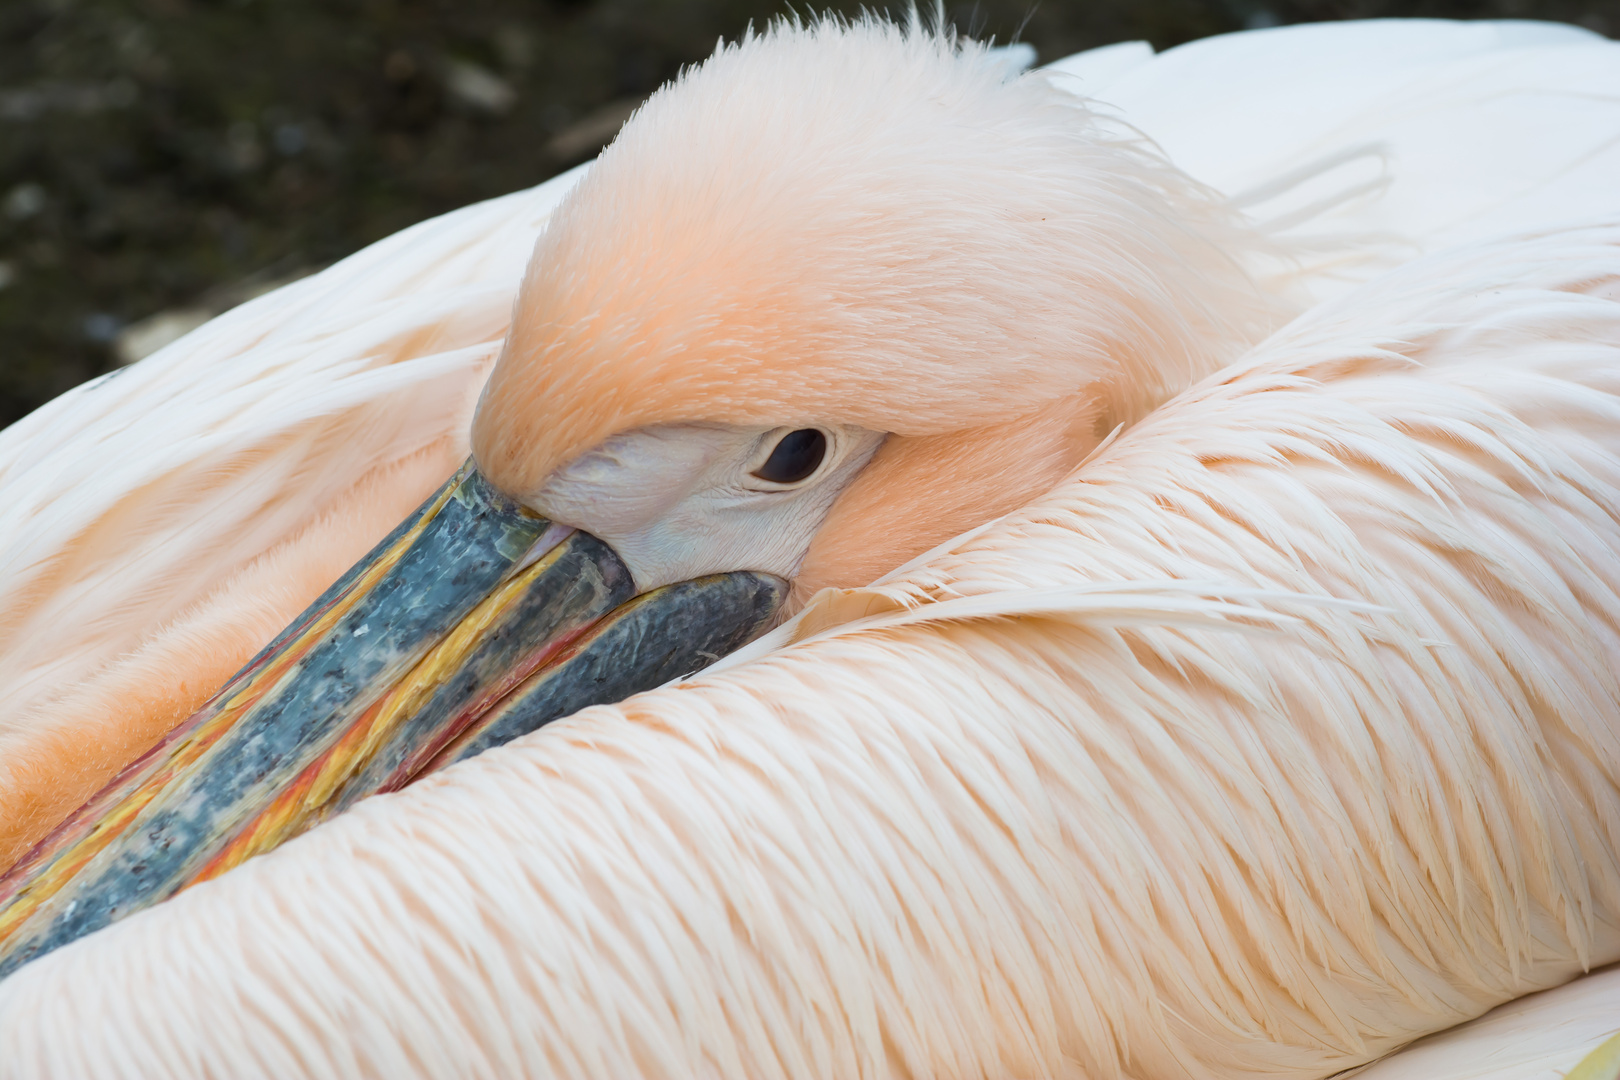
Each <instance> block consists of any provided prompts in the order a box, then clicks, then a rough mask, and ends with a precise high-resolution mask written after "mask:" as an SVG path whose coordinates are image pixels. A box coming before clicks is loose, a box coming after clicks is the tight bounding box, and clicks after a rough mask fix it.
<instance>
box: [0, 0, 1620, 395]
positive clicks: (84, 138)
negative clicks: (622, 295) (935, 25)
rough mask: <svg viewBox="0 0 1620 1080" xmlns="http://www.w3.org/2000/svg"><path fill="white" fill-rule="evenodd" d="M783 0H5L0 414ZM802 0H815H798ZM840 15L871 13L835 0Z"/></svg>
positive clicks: (1432, 1)
mask: <svg viewBox="0 0 1620 1080" xmlns="http://www.w3.org/2000/svg"><path fill="white" fill-rule="evenodd" d="M785 10H787V8H786V4H785V3H783V0H0V425H4V424H9V423H10V422H11V421H13V420H15V419H17V418H18V417H20V416H22V415H24V414H25V413H27V412H28V411H29V410H31V409H33V408H35V407H36V406H38V405H40V404H41V403H43V402H45V401H47V400H49V399H50V398H51V397H53V396H55V395H56V394H59V393H61V392H62V391H63V390H66V389H67V388H69V387H71V386H73V385H75V384H76V383H79V382H81V381H83V380H85V379H87V378H90V377H91V376H93V375H96V374H98V373H100V372H102V371H105V370H108V369H109V368H111V367H113V366H115V365H116V364H118V363H119V362H120V360H121V359H122V360H128V359H131V358H133V357H137V356H139V355H143V354H144V353H146V352H149V351H151V349H152V348H154V347H155V346H156V345H157V344H161V343H162V342H163V341H164V340H165V339H166V338H171V337H174V336H177V335H178V334H179V333H180V332H183V331H184V330H185V329H187V328H188V327H189V326H191V325H194V324H195V323H197V322H198V321H200V320H202V319H203V318H206V317H207V316H208V315H210V314H212V313H215V312H217V311H220V310H223V309H224V308H226V307H229V306H231V305H232V304H235V303H239V302H241V301H242V300H243V299H246V298H248V297H249V296H252V295H254V294H255V293H257V292H260V291H263V290H265V289H267V288H270V287H273V286H274V285H275V284H278V283H279V282H281V281H285V280H287V279H289V278H291V277H295V276H298V275H300V274H303V273H308V272H309V271H310V270H312V269H316V268H319V267H321V266H324V265H326V264H328V263H330V262H332V261H333V260H335V259H338V258H341V257H342V256H344V255H346V254H348V253H349V252H352V251H354V250H356V249H358V248H360V247H363V246H364V245H366V244H368V243H370V242H372V241H373V240H377V239H379V238H380V237H383V236H386V235H387V234H389V233H391V232H394V231H396V230H397V229H399V228H401V227H403V226H405V225H408V224H410V223H412V222H415V221H419V220H421V219H423V218H426V217H430V216H432V215H434V214H438V213H441V212H442V211H445V210H449V209H452V208H454V207H457V206H461V205H464V204H466V203H469V202H473V201H476V200H479V199H484V198H488V197H490V196H493V195H499V194H502V193H504V192H508V191H512V190H515V189H517V188H522V187H527V186H529V185H531V184H535V183H537V182H539V181H541V180H544V179H545V178H546V177H548V176H551V175H553V174H554V173H556V172H559V171H561V170H562V169H564V168H566V167H568V166H570V165H573V164H576V163H578V162H579V161H581V160H584V159H585V158H588V157H589V156H591V155H592V154H594V153H595V152H596V150H597V149H598V148H599V147H600V146H601V145H602V144H603V143H604V142H605V141H606V140H607V139H608V138H609V137H611V135H612V133H613V131H614V130H616V128H617V126H618V124H619V123H620V122H621V121H622V120H623V118H624V117H625V115H626V114H627V113H628V111H629V109H630V108H632V107H633V106H634V105H635V103H636V102H638V101H640V100H641V99H642V98H643V97H645V96H646V95H647V94H648V93H649V92H651V91H652V90H653V89H654V88H655V87H657V86H658V84H659V83H661V82H663V81H664V80H666V79H668V78H669V77H670V76H672V75H674V74H675V73H676V72H677V71H678V70H679V69H680V67H681V65H683V64H687V63H691V62H693V61H696V60H699V59H701V58H702V57H704V56H705V55H707V54H708V53H709V52H711V51H712V50H713V48H714V45H715V40H716V38H718V37H721V36H725V37H727V38H732V37H735V36H736V35H737V34H738V33H739V32H741V31H742V30H743V29H744V28H745V27H746V26H747V25H748V24H749V22H750V21H753V22H755V23H762V22H764V21H766V20H768V19H770V18H771V17H772V16H774V15H777V14H780V13H782V12H783V11H785ZM801 10H820V9H819V8H801ZM837 10H842V11H846V12H851V11H855V10H857V5H855V4H839V5H837ZM1397 15H1398V16H1411V15H1427V16H1445V17H1455V18H1485V17H1494V18H1504V17H1506V18H1542V19H1558V20H1562V21H1567V22H1575V23H1579V24H1581V25H1584V26H1587V27H1589V28H1591V29H1594V30H1597V31H1599V32H1600V33H1605V34H1609V35H1610V36H1614V35H1616V34H1617V33H1620V0H1536V2H1534V3H1532V2H1529V0H1088V2H1075V0H1041V2H1037V0H979V2H977V3H973V4H972V5H971V6H953V7H951V8H949V9H948V16H949V18H951V19H952V21H954V22H955V24H956V25H957V26H958V27H959V28H961V29H962V30H964V31H967V32H969V33H972V34H974V35H975V36H979V37H985V36H991V35H993V36H994V37H995V38H996V40H997V41H999V42H1003V43H1005V42H1007V41H1009V40H1012V39H1015V38H1016V39H1018V40H1023V41H1027V42H1029V43H1030V44H1032V45H1034V46H1035V48H1036V50H1037V51H1038V53H1039V56H1040V59H1041V60H1042V61H1046V60H1054V59H1057V58H1059V57H1061V56H1065V55H1067V54H1069V53H1071V52H1074V51H1077V50H1079V49H1084V48H1089V47H1092V46H1095V45H1104V44H1107V43H1109V42H1114V41H1124V40H1131V39H1136V38H1145V39H1146V40H1148V41H1150V42H1152V43H1153V45H1154V46H1155V47H1157V48H1160V49H1163V48H1167V47H1169V46H1172V45H1177V44H1180V43H1182V42H1185V41H1189V40H1192V39H1194V38H1199V37H1204V36H1207V35H1209V34H1218V33H1224V32H1227V31H1232V30H1241V29H1244V28H1246V27H1260V26H1270V25H1276V24H1279V23H1293V22H1307V21H1317V20H1324V19H1344V18H1366V17H1378V16H1397Z"/></svg>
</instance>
